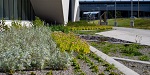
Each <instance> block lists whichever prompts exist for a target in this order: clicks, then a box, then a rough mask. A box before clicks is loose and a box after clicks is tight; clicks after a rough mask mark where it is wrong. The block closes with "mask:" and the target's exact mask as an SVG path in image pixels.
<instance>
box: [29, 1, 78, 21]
mask: <svg viewBox="0 0 150 75" xmlns="http://www.w3.org/2000/svg"><path fill="white" fill-rule="evenodd" d="M30 1H31V4H32V6H33V9H34V11H35V14H36V15H37V16H38V17H40V18H41V19H44V20H46V21H48V22H53V23H55V22H56V23H58V24H67V22H68V16H69V3H70V2H69V1H70V0H30ZM71 1H72V2H73V3H72V4H73V5H72V6H73V14H72V16H73V17H72V18H73V19H72V21H73V22H74V21H76V20H79V0H71Z"/></svg>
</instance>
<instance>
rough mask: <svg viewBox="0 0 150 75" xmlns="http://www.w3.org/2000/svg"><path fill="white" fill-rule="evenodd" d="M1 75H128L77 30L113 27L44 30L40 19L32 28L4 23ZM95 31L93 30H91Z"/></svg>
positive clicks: (68, 27)
mask: <svg viewBox="0 0 150 75" xmlns="http://www.w3.org/2000/svg"><path fill="white" fill-rule="evenodd" d="M2 22H3V23H2V25H1V32H0V38H1V39H0V48H1V49H0V75H124V74H123V73H122V72H121V71H119V70H118V69H117V68H115V67H114V65H113V64H109V63H108V62H106V61H105V60H103V59H101V58H100V57H99V56H97V55H96V54H94V53H92V52H91V51H90V49H89V44H88V43H87V41H86V40H84V39H81V38H80V37H79V36H77V35H76V34H74V33H73V32H74V31H76V30H81V31H82V30H96V31H102V30H108V29H112V27H111V26H108V27H107V26H96V25H95V26H92V25H87V26H84V27H81V28H82V29H79V28H80V26H78V27H75V26H72V28H73V29H72V28H71V26H67V27H64V26H50V27H49V26H44V25H42V24H43V22H42V21H41V20H40V19H39V18H37V19H36V20H35V21H34V22H33V26H32V27H25V26H22V25H21V24H20V22H19V21H18V22H12V26H11V27H7V26H6V25H5V22H4V20H3V21H2ZM91 27H92V29H91Z"/></svg>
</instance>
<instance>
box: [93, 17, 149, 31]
mask: <svg viewBox="0 0 150 75" xmlns="http://www.w3.org/2000/svg"><path fill="white" fill-rule="evenodd" d="M116 20H117V25H118V27H130V20H131V19H130V18H117V19H116ZM98 21H99V20H95V21H94V23H98ZM114 22H115V19H108V25H110V26H114ZM134 28H139V29H150V19H149V18H135V19H134Z"/></svg>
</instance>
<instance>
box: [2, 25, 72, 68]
mask: <svg viewBox="0 0 150 75" xmlns="http://www.w3.org/2000/svg"><path fill="white" fill-rule="evenodd" d="M50 34H51V31H50V29H49V28H46V27H40V28H38V27H37V28H22V29H20V30H16V29H15V28H11V30H10V31H7V32H3V33H0V38H1V39H0V49H1V50H0V68H1V69H3V70H4V71H9V70H28V69H44V68H47V67H48V68H52V69H62V68H66V67H67V66H68V65H69V64H70V62H69V61H70V60H71V57H70V54H68V53H66V52H60V50H59V49H58V48H56V44H55V43H54V42H53V40H52V38H51V36H50Z"/></svg>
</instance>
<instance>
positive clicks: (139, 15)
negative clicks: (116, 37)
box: [138, 0, 140, 18]
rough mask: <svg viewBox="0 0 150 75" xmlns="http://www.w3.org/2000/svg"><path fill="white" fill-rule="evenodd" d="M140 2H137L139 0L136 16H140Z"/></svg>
mask: <svg viewBox="0 0 150 75" xmlns="http://www.w3.org/2000/svg"><path fill="white" fill-rule="evenodd" d="M139 5H140V3H139V0H138V18H139V17H140V6H139Z"/></svg>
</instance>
